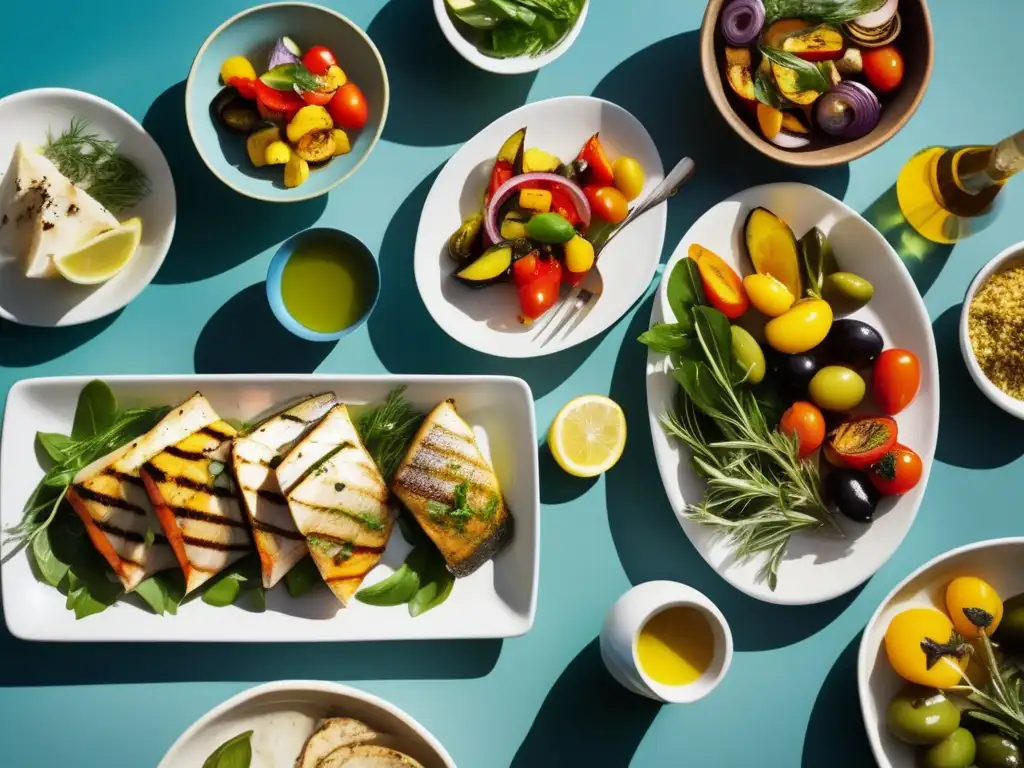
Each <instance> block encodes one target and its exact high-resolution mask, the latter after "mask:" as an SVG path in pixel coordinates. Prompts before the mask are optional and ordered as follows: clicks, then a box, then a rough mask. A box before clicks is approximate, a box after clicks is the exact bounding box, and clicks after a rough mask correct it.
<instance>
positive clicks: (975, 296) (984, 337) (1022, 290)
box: [960, 242, 1024, 419]
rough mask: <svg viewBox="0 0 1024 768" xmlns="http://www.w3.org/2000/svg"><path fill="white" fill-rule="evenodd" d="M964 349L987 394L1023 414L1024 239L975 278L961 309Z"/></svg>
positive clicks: (973, 374)
mask: <svg viewBox="0 0 1024 768" xmlns="http://www.w3.org/2000/svg"><path fill="white" fill-rule="evenodd" d="M960 350H961V352H962V353H963V356H964V363H965V364H966V365H967V370H968V371H970V374H971V378H973V379H974V383H975V384H977V385H978V388H979V389H980V390H981V391H982V392H984V393H985V396H986V397H987V398H988V399H989V400H991V401H992V402H993V403H995V404H996V405H998V406H999V407H1000V408H1002V409H1003V410H1004V411H1006V412H1007V413H1009V414H1012V415H1014V416H1016V417H1017V418H1018V419H1024V242H1021V243H1017V244H1016V245H1012V246H1010V247H1009V248H1007V249H1006V250H1005V251H1003V252H1002V253H1000V254H999V255H998V256H996V257H995V258H994V259H992V261H990V262H989V263H988V264H986V265H985V266H984V267H983V268H982V269H981V271H980V272H978V274H977V276H976V277H975V278H974V280H973V281H972V282H971V285H970V287H969V288H968V289H967V295H966V296H965V297H964V303H963V309H962V310H961V312H960Z"/></svg>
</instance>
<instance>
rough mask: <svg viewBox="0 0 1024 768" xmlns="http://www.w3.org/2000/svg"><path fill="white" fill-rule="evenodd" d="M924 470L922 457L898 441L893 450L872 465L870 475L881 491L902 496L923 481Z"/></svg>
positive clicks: (889, 494)
mask: <svg viewBox="0 0 1024 768" xmlns="http://www.w3.org/2000/svg"><path fill="white" fill-rule="evenodd" d="M923 471H924V465H923V464H922V462H921V457H920V456H918V455H917V454H916V453H914V451H912V450H911V449H910V448H907V446H905V445H903V444H902V443H896V445H894V446H893V447H892V450H891V451H889V452H888V453H887V454H885V456H883V457H882V458H881V459H879V460H878V462H877V463H875V464H874V465H872V467H871V471H870V472H869V473H868V477H870V478H871V484H872V485H874V486H875V488H877V489H878V491H879V493H882V494H884V495H886V496H900V495H902V494H904V493H906V492H907V491H909V490H911V489H913V488H914V486H916V485H917V484H918V483H919V482H920V481H921V473H922V472H923Z"/></svg>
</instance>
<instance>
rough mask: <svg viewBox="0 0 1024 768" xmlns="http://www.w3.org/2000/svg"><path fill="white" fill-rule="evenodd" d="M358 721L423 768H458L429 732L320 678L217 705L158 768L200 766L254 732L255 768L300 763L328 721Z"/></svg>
mask: <svg viewBox="0 0 1024 768" xmlns="http://www.w3.org/2000/svg"><path fill="white" fill-rule="evenodd" d="M339 716H340V717H353V718H355V719H357V720H362V721H363V722H364V723H366V724H367V725H368V726H370V727H371V728H373V729H374V730H375V731H378V732H380V733H382V734H387V735H388V736H390V737H392V738H393V739H394V745H395V748H397V749H399V750H401V751H403V752H405V753H406V754H408V755H409V756H410V757H412V758H414V759H416V760H418V761H419V762H420V763H422V764H423V768H455V761H454V760H452V758H451V755H449V754H448V752H447V751H446V750H445V748H444V747H442V746H441V743H440V742H439V741H438V740H437V739H435V738H434V737H433V736H432V735H431V734H430V732H429V731H428V730H427V729H426V728H424V727H423V726H422V725H420V724H419V723H418V722H416V720H414V719H413V718H411V717H409V715H407V714H406V713H405V712H403V711H402V710H400V709H399V708H398V707H396V706H394V705H393V704H389V703H388V702H386V701H384V700H383V699H380V698H377V697H376V696H373V695H371V694H369V693H364V692H363V691H360V690H358V689H356V688H350V687H348V686H347V685H340V684H338V683H327V682H319V681H316V680H284V681H281V682H277V683H267V684H266V685H259V686H256V687H255V688H250V689H249V690H247V691H242V693H239V694H238V695H237V696H234V697H232V698H230V699H228V700H227V701H225V702H224V703H223V704H220V705H219V706H216V707H214V708H213V709H211V710H210V711H209V712H207V713H206V714H205V715H203V716H202V717H201V718H199V720H197V721H196V722H195V723H194V724H193V725H192V726H191V727H190V728H189V729H188V730H187V731H185V733H183V734H182V735H181V736H180V737H179V738H178V740H177V741H176V742H174V746H172V747H171V748H170V750H169V751H168V752H167V754H166V755H164V759H163V760H161V761H160V764H159V765H158V766H157V768H199V766H201V765H203V764H204V763H205V761H206V759H207V758H208V757H209V756H210V755H211V754H213V752H214V751H215V750H216V749H217V747H219V746H220V745H221V744H223V743H224V742H226V741H228V740H229V739H232V738H234V737H235V736H237V735H239V734H240V733H245V732H246V731H249V730H251V731H252V732H253V734H252V764H251V768H281V767H282V766H291V765H294V764H295V760H296V758H297V757H298V756H299V753H300V752H301V751H302V747H303V745H304V744H305V743H306V739H307V738H308V737H309V735H310V734H311V733H313V731H314V730H315V729H316V724H317V722H318V721H319V720H321V719H322V718H324V717H339Z"/></svg>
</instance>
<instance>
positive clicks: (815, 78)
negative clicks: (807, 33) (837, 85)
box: [761, 45, 829, 93]
mask: <svg viewBox="0 0 1024 768" xmlns="http://www.w3.org/2000/svg"><path fill="white" fill-rule="evenodd" d="M761 55H762V56H764V57H765V58H766V59H768V60H769V61H771V62H772V63H774V64H778V65H779V66H782V67H786V68H787V69H791V70H793V71H794V72H795V73H796V87H797V88H799V89H800V90H801V91H820V92H821V93H824V92H825V91H827V90H828V89H829V82H828V78H827V77H825V75H824V73H822V71H821V70H820V69H818V67H817V66H815V65H814V64H813V63H812V62H810V61H805V60H804V59H801V58H800V57H799V56H797V55H796V54H794V53H790V52H789V51H783V50H780V49H779V48H772V47H771V46H770V45H762V46H761Z"/></svg>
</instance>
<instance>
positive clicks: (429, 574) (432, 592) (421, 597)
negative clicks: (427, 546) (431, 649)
mask: <svg viewBox="0 0 1024 768" xmlns="http://www.w3.org/2000/svg"><path fill="white" fill-rule="evenodd" d="M434 551H435V552H436V556H435V557H434V558H433V559H432V561H431V562H430V564H429V566H428V567H427V570H426V579H425V580H424V582H423V586H421V587H420V588H419V590H418V591H417V592H416V595H415V596H414V597H413V598H412V600H410V601H409V615H410V616H412V617H413V618H416V617H417V616H419V615H421V614H424V613H426V612H427V611H429V610H430V609H432V608H436V607H437V606H439V605H441V603H443V602H444V601H445V600H447V599H448V596H449V595H450V594H451V593H452V587H454V586H455V577H454V576H452V574H451V572H450V571H449V570H448V566H447V565H446V564H445V561H444V558H443V557H442V556H441V553H440V552H437V550H434Z"/></svg>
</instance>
